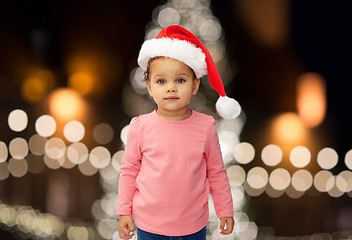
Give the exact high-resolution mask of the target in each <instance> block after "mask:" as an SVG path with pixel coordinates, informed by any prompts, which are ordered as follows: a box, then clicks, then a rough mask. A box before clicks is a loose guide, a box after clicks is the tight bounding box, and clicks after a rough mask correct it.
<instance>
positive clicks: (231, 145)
mask: <svg viewBox="0 0 352 240" xmlns="http://www.w3.org/2000/svg"><path fill="white" fill-rule="evenodd" d="M218 136H219V143H220V149H221V154H222V159H223V161H224V164H227V163H229V162H231V161H232V160H233V152H234V149H235V146H236V145H237V144H238V137H237V136H236V134H234V133H233V132H231V131H227V130H222V131H219V132H218Z"/></svg>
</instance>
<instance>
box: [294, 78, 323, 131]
mask: <svg viewBox="0 0 352 240" xmlns="http://www.w3.org/2000/svg"><path fill="white" fill-rule="evenodd" d="M325 88H326V87H325V80H324V78H323V77H322V76H321V75H320V74H318V73H304V74H302V75H301V76H300V77H299V78H298V80H297V109H298V114H299V117H300V118H301V119H302V121H303V122H304V123H305V124H306V125H307V126H308V127H316V126H318V125H319V124H320V123H321V122H322V121H323V120H324V117H325V112H326V90H325Z"/></svg>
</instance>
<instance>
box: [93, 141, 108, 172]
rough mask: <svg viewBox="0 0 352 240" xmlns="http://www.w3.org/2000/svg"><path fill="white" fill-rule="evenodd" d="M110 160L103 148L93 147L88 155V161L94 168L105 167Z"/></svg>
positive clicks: (106, 150) (105, 149)
mask: <svg viewBox="0 0 352 240" xmlns="http://www.w3.org/2000/svg"><path fill="white" fill-rule="evenodd" d="M110 160H111V154H110V152H109V150H108V149H107V148H105V147H101V146H98V147H95V148H93V149H92V151H90V153H89V161H90V163H91V164H92V165H93V166H94V167H96V168H104V167H106V166H107V165H108V164H109V163H110Z"/></svg>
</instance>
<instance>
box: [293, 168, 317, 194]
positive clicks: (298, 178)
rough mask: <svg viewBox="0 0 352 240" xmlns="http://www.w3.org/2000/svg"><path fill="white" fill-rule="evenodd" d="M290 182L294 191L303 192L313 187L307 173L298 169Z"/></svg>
mask: <svg viewBox="0 0 352 240" xmlns="http://www.w3.org/2000/svg"><path fill="white" fill-rule="evenodd" d="M291 182H292V187H293V188H294V189H296V190H297V191H300V192H304V191H307V190H308V189H309V188H310V187H311V186H312V185H313V176H312V174H311V173H310V172H309V171H307V170H305V169H299V170H297V171H296V172H295V173H294V174H293V175H292V179H291Z"/></svg>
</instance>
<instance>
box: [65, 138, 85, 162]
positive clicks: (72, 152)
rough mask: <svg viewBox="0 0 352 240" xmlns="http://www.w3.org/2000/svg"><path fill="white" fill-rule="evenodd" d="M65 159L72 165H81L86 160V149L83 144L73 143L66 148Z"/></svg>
mask: <svg viewBox="0 0 352 240" xmlns="http://www.w3.org/2000/svg"><path fill="white" fill-rule="evenodd" d="M66 155H67V158H68V159H69V160H70V161H71V162H72V163H74V164H81V163H83V162H85V161H86V160H87V159H88V156H89V153H88V148H87V146H86V145H85V144H84V143H81V142H74V143H72V144H71V145H70V146H68V147H67V152H66Z"/></svg>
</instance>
